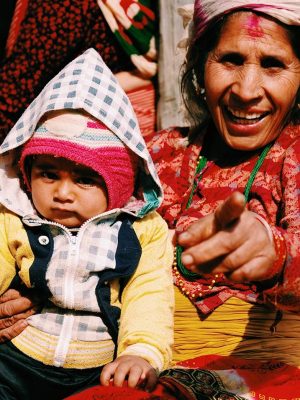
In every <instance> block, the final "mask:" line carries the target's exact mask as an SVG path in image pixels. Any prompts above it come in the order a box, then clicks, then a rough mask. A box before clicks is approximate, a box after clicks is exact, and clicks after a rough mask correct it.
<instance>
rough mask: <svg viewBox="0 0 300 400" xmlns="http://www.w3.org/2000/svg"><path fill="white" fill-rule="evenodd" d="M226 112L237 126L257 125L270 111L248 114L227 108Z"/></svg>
mask: <svg viewBox="0 0 300 400" xmlns="http://www.w3.org/2000/svg"><path fill="white" fill-rule="evenodd" d="M225 112H226V114H227V116H228V117H229V118H230V119H231V120H232V121H233V122H234V123H237V124H242V125H252V124H256V123H257V122H259V121H261V120H262V119H263V118H264V117H265V116H266V115H268V114H269V112H268V111H266V112H261V113H259V112H255V113H254V112H246V111H241V110H235V109H233V108H230V107H226V108H225Z"/></svg>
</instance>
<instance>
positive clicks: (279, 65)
mask: <svg viewBox="0 0 300 400" xmlns="http://www.w3.org/2000/svg"><path fill="white" fill-rule="evenodd" d="M261 65H262V67H263V68H266V69H272V68H274V69H283V68H284V64H283V62H281V61H280V60H278V59H277V58H275V57H265V58H264V59H263V60H262V62H261Z"/></svg>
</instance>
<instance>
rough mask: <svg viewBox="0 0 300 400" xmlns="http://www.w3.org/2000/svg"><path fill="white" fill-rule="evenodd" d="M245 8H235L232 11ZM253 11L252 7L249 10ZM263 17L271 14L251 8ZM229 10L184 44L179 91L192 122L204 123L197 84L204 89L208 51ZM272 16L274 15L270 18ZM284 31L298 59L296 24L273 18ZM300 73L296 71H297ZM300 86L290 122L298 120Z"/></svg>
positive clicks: (203, 105)
mask: <svg viewBox="0 0 300 400" xmlns="http://www.w3.org/2000/svg"><path fill="white" fill-rule="evenodd" d="M240 11H248V12H249V10H246V9H244V10H241V9H239V10H235V11H234V12H240ZM251 12H253V11H251ZM255 13H256V14H258V15H261V16H263V17H264V18H271V19H272V17H268V16H267V15H265V14H262V13H259V12H255ZM232 14H233V13H229V14H226V15H224V16H223V17H222V18H220V19H219V20H217V21H216V22H215V23H214V24H211V25H210V26H209V27H208V29H207V30H206V31H205V32H204V33H203V34H202V36H200V37H199V38H198V39H196V40H194V41H193V40H192V41H191V44H190V45H189V47H188V51H187V55H186V59H185V62H184V64H183V66H182V79H181V93H182V97H183V101H184V104H185V107H186V109H187V111H188V113H189V115H190V116H191V119H192V124H193V125H196V126H197V125H202V124H204V125H205V124H207V122H208V121H209V119H210V114H209V111H208V108H207V105H206V101H205V98H204V95H203V93H201V88H203V89H204V68H205V64H206V61H207V58H208V55H209V53H210V52H211V51H212V50H213V49H214V48H215V47H216V46H217V44H218V41H219V39H220V35H221V32H222V28H223V26H224V24H225V22H226V21H227V19H228V17H229V16H230V15H232ZM273 20H274V19H273ZM275 21H276V23H278V24H279V25H282V26H283V27H284V29H286V31H287V32H288V35H289V37H290V41H291V45H292V47H293V49H294V52H295V55H296V56H297V58H298V59H299V60H300V26H290V25H286V24H283V23H282V22H280V21H278V20H275ZM299 73H300V71H299ZM299 107H300V89H299V90H298V94H297V98H296V102H295V106H294V108H293V110H292V111H291V115H290V122H292V123H295V124H299V123H300V108H299Z"/></svg>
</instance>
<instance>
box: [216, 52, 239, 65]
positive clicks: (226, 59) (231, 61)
mask: <svg viewBox="0 0 300 400" xmlns="http://www.w3.org/2000/svg"><path fill="white" fill-rule="evenodd" d="M243 62H244V59H243V57H242V56H240V55H239V54H236V53H231V54H225V55H223V56H222V57H221V63H222V64H225V65H226V64H228V65H237V66H240V65H243Z"/></svg>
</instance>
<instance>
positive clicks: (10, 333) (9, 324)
mask: <svg viewBox="0 0 300 400" xmlns="http://www.w3.org/2000/svg"><path fill="white" fill-rule="evenodd" d="M35 305H36V303H35V302H34V301H33V300H32V299H30V298H29V297H25V296H22V295H21V293H20V292H18V291H17V290H14V289H10V290H8V291H7V292H5V293H4V294H3V295H2V296H0V343H3V342H5V341H7V340H11V339H13V338H14V337H16V336H17V335H19V334H20V333H21V332H22V331H23V330H24V329H25V328H26V326H27V322H26V318H27V317H29V316H30V315H33V314H34V313H35V312H36V307H35Z"/></svg>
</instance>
